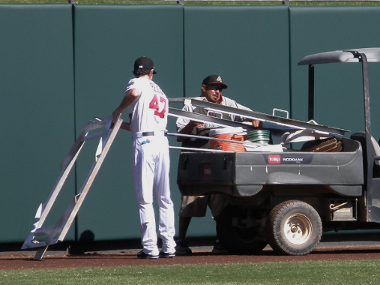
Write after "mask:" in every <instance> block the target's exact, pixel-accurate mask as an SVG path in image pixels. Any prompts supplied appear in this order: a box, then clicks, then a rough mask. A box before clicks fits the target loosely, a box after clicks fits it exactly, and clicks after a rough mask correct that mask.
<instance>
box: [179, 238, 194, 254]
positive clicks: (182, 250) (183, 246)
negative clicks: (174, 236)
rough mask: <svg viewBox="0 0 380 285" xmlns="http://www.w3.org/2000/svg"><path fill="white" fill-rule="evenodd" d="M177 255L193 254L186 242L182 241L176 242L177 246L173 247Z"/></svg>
mask: <svg viewBox="0 0 380 285" xmlns="http://www.w3.org/2000/svg"><path fill="white" fill-rule="evenodd" d="M175 250H176V253H177V255H191V254H192V253H193V252H192V250H191V248H190V247H189V245H188V244H187V241H186V240H184V239H180V240H177V246H176V247H175Z"/></svg>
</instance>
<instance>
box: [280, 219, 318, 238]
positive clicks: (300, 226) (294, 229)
mask: <svg viewBox="0 0 380 285" xmlns="http://www.w3.org/2000/svg"><path fill="white" fill-rule="evenodd" d="M284 233H285V237H286V238H287V239H288V240H289V241H290V242H291V243H293V244H303V243H305V242H306V241H307V240H308V239H309V238H310V236H311V234H312V224H311V222H310V220H309V218H308V217H306V216H305V215H302V214H294V215H291V216H290V217H289V218H288V219H286V221H285V225H284Z"/></svg>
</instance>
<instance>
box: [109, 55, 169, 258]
mask: <svg viewBox="0 0 380 285" xmlns="http://www.w3.org/2000/svg"><path fill="white" fill-rule="evenodd" d="M133 74H134V76H135V78H134V79H131V80H130V81H129V83H128V86H127V89H126V91H125V96H124V99H123V100H122V102H121V103H120V105H119V107H117V108H116V110H115V111H114V112H113V113H112V115H113V119H114V121H115V120H116V118H117V117H118V116H119V115H120V114H121V113H122V112H123V111H124V109H126V108H127V107H129V112H128V114H129V117H130V127H129V128H130V131H131V132H132V134H133V178H134V188H135V193H136V198H137V203H138V208H139V214H140V230H141V235H142V246H143V249H142V250H141V251H140V252H139V253H138V254H137V257H138V258H140V259H156V258H159V257H163V258H172V257H174V256H175V246H176V244H175V241H174V234H175V228H174V207H173V202H172V200H171V198H170V186H169V166H170V158H169V143H168V139H167V137H166V125H167V112H168V99H167V97H166V95H165V94H164V92H162V90H161V88H160V87H159V86H158V85H157V84H156V83H154V82H153V80H152V79H153V74H156V71H155V69H154V65H153V61H152V60H151V59H149V58H147V57H140V58H138V59H136V61H135V63H134V70H133ZM153 195H155V196H156V198H157V204H158V207H159V213H160V220H159V234H160V237H161V239H162V250H161V251H160V252H159V251H158V247H157V233H156V222H155V214H154V209H153Z"/></svg>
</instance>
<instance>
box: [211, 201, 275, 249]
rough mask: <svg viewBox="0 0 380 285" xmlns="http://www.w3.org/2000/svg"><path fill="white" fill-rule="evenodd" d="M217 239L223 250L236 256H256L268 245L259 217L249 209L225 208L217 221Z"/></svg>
mask: <svg viewBox="0 0 380 285" xmlns="http://www.w3.org/2000/svg"><path fill="white" fill-rule="evenodd" d="M217 232H218V238H219V239H220V242H221V244H222V245H223V247H224V248H225V249H227V250H228V251H229V252H231V253H236V254H258V253H260V252H261V251H262V250H263V248H264V247H265V246H266V245H267V244H268V243H267V242H266V241H265V238H264V228H263V227H262V226H261V216H260V215H258V214H257V213H255V212H254V211H253V210H250V209H241V208H239V207H234V206H227V207H226V208H225V209H224V210H223V212H222V214H221V215H220V217H219V219H218V221H217Z"/></svg>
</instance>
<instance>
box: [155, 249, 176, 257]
mask: <svg viewBox="0 0 380 285" xmlns="http://www.w3.org/2000/svg"><path fill="white" fill-rule="evenodd" d="M159 256H160V258H173V257H175V253H169V252H163V251H162V250H161V251H160V254H159Z"/></svg>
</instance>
